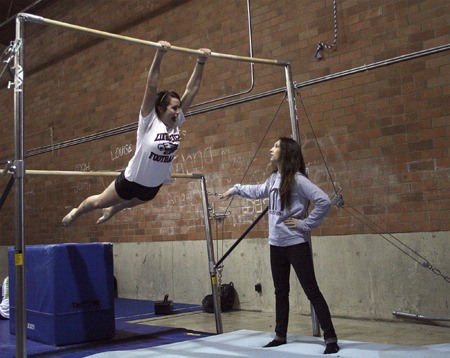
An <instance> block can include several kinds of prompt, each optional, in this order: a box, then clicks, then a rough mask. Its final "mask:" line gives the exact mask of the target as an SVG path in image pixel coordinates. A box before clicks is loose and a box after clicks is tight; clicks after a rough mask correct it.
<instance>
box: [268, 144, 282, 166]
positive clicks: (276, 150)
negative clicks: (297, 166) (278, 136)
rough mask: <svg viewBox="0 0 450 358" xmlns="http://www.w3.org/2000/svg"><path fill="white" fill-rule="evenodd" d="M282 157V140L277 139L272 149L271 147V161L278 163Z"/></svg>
mask: <svg viewBox="0 0 450 358" xmlns="http://www.w3.org/2000/svg"><path fill="white" fill-rule="evenodd" d="M280 157H281V147H280V141H279V140H278V141H276V142H275V144H274V145H273V147H272V149H270V162H271V163H273V164H277V163H278V162H279V160H280Z"/></svg>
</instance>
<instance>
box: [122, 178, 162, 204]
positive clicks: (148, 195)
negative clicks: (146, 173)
mask: <svg viewBox="0 0 450 358" xmlns="http://www.w3.org/2000/svg"><path fill="white" fill-rule="evenodd" d="M114 186H115V188H116V192H117V195H119V196H120V197H121V198H122V199H124V200H131V199H134V198H138V199H139V200H142V201H149V200H152V199H153V198H154V197H155V196H156V194H158V191H159V188H161V186H162V184H161V185H160V186H157V187H148V186H144V185H141V184H138V183H134V182H132V181H129V180H127V179H126V178H125V171H122V173H120V175H119V176H118V177H117V178H116V180H115V182H114Z"/></svg>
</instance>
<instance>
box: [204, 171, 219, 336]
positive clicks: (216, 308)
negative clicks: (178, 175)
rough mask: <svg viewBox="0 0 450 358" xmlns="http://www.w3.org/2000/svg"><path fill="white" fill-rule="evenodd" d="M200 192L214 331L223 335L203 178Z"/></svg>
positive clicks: (206, 195) (206, 193) (206, 194)
mask: <svg viewBox="0 0 450 358" xmlns="http://www.w3.org/2000/svg"><path fill="white" fill-rule="evenodd" d="M201 189H202V190H201V191H202V205H203V214H204V220H205V230H206V246H207V249H208V268H209V275H210V277H211V290H212V296H213V304H214V315H215V318H216V331H217V333H218V334H220V333H223V328H222V315H221V308H220V296H219V289H218V282H217V272H216V267H215V266H216V265H215V263H214V247H213V241H212V235H211V222H210V220H209V204H208V192H207V190H206V180H205V177H202V179H201Z"/></svg>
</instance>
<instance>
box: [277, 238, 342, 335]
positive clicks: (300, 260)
mask: <svg viewBox="0 0 450 358" xmlns="http://www.w3.org/2000/svg"><path fill="white" fill-rule="evenodd" d="M270 265H271V268H272V277H273V284H274V286H275V313H276V326H275V333H276V335H277V336H278V337H280V338H286V335H287V329H288V322H289V290H290V286H289V277H290V272H291V265H292V267H293V268H294V270H295V273H296V274H297V277H298V279H299V281H300V284H301V285H302V288H303V291H304V292H305V294H306V297H308V299H309V301H310V302H311V304H312V306H313V307H314V311H315V312H316V315H317V318H318V320H319V323H320V326H321V327H322V330H323V332H324V339H325V343H333V342H337V337H336V332H335V331H334V327H333V322H332V321H331V314H330V310H329V308H328V305H327V302H326V301H325V298H324V297H323V295H322V293H321V292H320V289H319V286H318V285H317V281H316V276H315V274H314V266H313V262H312V258H311V249H310V246H309V243H307V242H305V243H302V244H297V245H292V246H285V247H281V246H272V245H271V246H270Z"/></svg>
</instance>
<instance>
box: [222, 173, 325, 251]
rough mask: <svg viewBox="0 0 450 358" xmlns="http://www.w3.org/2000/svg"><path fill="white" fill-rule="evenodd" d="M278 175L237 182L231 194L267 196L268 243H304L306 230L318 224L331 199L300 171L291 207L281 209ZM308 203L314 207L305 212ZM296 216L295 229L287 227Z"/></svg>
mask: <svg viewBox="0 0 450 358" xmlns="http://www.w3.org/2000/svg"><path fill="white" fill-rule="evenodd" d="M280 184H281V174H279V173H273V174H272V175H271V176H270V177H269V178H267V180H266V181H265V182H264V183H263V184H259V185H242V184H236V185H234V187H233V188H232V189H231V194H232V195H239V196H242V197H244V198H251V199H263V198H269V244H270V245H273V246H291V245H296V244H300V243H303V242H306V241H307V240H308V235H307V232H309V231H310V230H311V229H313V228H315V227H317V226H319V225H320V224H321V223H322V221H323V220H324V219H325V216H326V214H327V212H328V210H329V209H330V207H331V201H330V198H329V197H328V195H327V194H325V193H324V192H323V191H322V190H321V189H320V188H319V187H318V186H317V185H315V184H313V183H312V182H311V181H310V180H309V179H308V178H306V177H305V176H304V175H302V174H301V173H297V174H296V175H295V184H294V187H293V188H292V196H291V207H290V208H289V209H288V208H284V207H283V206H282V204H281V198H280V190H279V189H280ZM309 202H312V203H314V209H313V210H312V211H311V212H310V213H309V215H308V214H307V208H308V204H309ZM291 217H292V218H296V219H299V223H298V225H297V227H296V228H289V227H288V226H286V224H285V223H284V220H286V219H288V218H291Z"/></svg>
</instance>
